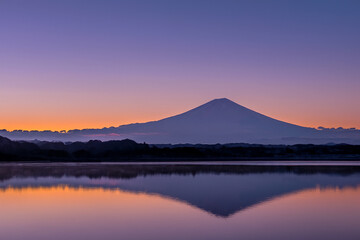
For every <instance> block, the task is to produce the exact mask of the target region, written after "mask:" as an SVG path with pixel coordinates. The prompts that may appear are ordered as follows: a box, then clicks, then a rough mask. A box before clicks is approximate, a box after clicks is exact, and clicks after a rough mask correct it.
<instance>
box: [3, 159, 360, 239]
mask: <svg viewBox="0 0 360 240" xmlns="http://www.w3.org/2000/svg"><path fill="white" fill-rule="evenodd" d="M164 169H166V170H164ZM0 213H1V218H0V239H6V240H11V239H14V240H18V239H19V240H20V239H21V240H23V239H29V240H35V239H36V240H42V239H46V240H48V239H54V240H56V239H76V240H82V239H87V240H92V239H129V240H130V239H154V240H155V239H280V240H281V239H301V240H303V239H360V225H359V224H360V170H359V169H358V168H357V167H351V166H344V167H334V166H333V167H329V166H327V167H325V166H324V167H321V168H318V169H315V170H314V168H312V167H310V166H307V167H305V166H302V167H286V166H282V167H266V166H263V167H261V166H257V167H255V168H251V167H250V168H249V167H245V166H244V167H241V166H237V167H236V168H235V167H234V166H227V168H224V167H216V166H208V167H201V166H198V167H197V168H196V167H194V166H174V165H172V166H171V167H166V168H164V165H161V167H154V168H152V166H149V165H148V166H146V168H142V167H141V166H139V165H138V166H137V167H135V168H134V167H132V166H116V167H114V166H111V165H108V166H105V167H104V165H101V166H100V165H95V164H91V165H83V164H78V165H71V166H70V165H69V166H68V165H61V166H52V165H49V164H47V165H41V164H38V165H31V166H28V165H12V164H7V165H2V166H0Z"/></svg>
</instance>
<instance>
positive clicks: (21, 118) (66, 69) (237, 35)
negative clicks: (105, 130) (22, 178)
mask: <svg viewBox="0 0 360 240" xmlns="http://www.w3.org/2000/svg"><path fill="white" fill-rule="evenodd" d="M359 90H360V1H358V0H353V1H351V0H338V1H334V0H311V1H308V0H303V1H295V0H294V1H291V0H276V1H275V0H274V1H271V0H263V1H261V0H249V1H246V0H243V1H242V0H235V1H231V0H218V1H213V0H181V1H179V0H177V1H175V0H162V1H161V0H151V1H149V0H143V1H138V0H131V1H130V0H129V1H121V0H119V1H115V0H114V1H113V0H62V1H56V0H46V1H45V0H43V1H41V0H22V1H20V0H0V129H8V130H14V129H25V130H63V129H65V130H69V129H82V128H102V127H109V126H119V125H122V124H127V123H134V122H146V121H151V120H159V119H161V118H164V117H168V116H172V115H175V114H178V113H181V112H184V111H187V110H189V109H191V108H194V107H197V106H198V105H201V104H203V103H205V102H207V101H210V100H212V99H214V98H222V97H226V98H229V99H231V100H233V101H235V102H237V103H239V104H240V105H243V106H245V107H248V108H250V109H252V110H255V111H257V112H260V113H263V114H265V115H267V116H271V117H273V118H276V119H279V120H283V121H286V122H291V123H294V124H298V125H302V126H308V127H318V126H323V127H340V126H342V127H347V128H348V127H356V128H360V107H359V103H360V94H359Z"/></svg>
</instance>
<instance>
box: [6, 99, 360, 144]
mask: <svg viewBox="0 0 360 240" xmlns="http://www.w3.org/2000/svg"><path fill="white" fill-rule="evenodd" d="M0 135H2V136H4V137H8V138H10V139H13V140H34V139H38V140H61V141H86V140H90V139H99V140H119V139H125V138H130V139H133V140H135V141H138V142H146V143H150V144H184V143H190V144H198V143H202V144H215V143H259V144H296V143H314V144H326V143H352V144H356V143H360V131H359V130H356V129H349V130H347V129H341V130H339V129H325V130H318V129H315V128H307V127H302V126H298V125H294V124H290V123H286V122H283V121H279V120H276V119H273V118H271V117H268V116H265V115H262V114H260V113H257V112H255V111H252V110H250V109H248V108H246V107H243V106H241V105H239V104H237V103H235V102H233V101H231V100H229V99H227V98H220V99H214V100H212V101H210V102H207V103H205V104H203V105H201V106H199V107H196V108H194V109H192V110H190V111H187V112H185V113H182V114H179V115H176V116H172V117H169V118H165V119H162V120H159V121H152V122H147V123H135V124H128V125H122V126H119V127H110V128H102V129H82V130H70V131H68V132H66V133H61V132H51V131H43V132H40V131H30V132H28V131H13V132H8V131H6V130H3V131H0Z"/></svg>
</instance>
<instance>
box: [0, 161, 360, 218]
mask: <svg viewBox="0 0 360 240" xmlns="http://www.w3.org/2000/svg"><path fill="white" fill-rule="evenodd" d="M204 167H205V166H204ZM4 168H7V170H8V172H7V174H8V175H7V177H4V175H3V174H2V173H4V172H5V169H4ZM100 168H103V169H102V171H103V173H102V174H100V172H99V169H100ZM135 168H138V170H139V174H138V175H137V176H135V177H133V178H129V176H130V175H131V174H129V173H130V172H133V171H134V169H135ZM135 168H132V167H130V166H113V168H111V170H110V169H109V168H107V167H96V166H94V165H93V166H92V167H89V166H86V167H84V166H83V167H81V166H75V165H73V166H70V167H69V166H68V168H65V167H59V166H58V167H55V168H51V167H46V166H41V167H39V166H37V167H35V166H32V167H29V166H27V167H19V166H17V167H15V166H8V167H1V168H0V169H1V171H0V172H1V174H0V176H1V177H2V179H4V180H3V181H1V182H0V188H2V189H5V188H8V187H15V188H25V187H51V186H59V185H67V186H69V187H75V188H78V187H84V188H94V187H101V188H104V189H121V190H124V191H129V192H142V193H147V194H158V195H161V196H164V197H169V198H173V199H177V200H179V201H183V202H186V203H188V204H190V205H193V206H196V207H198V208H200V209H203V210H205V211H207V212H210V213H212V214H214V215H217V216H221V217H227V216H230V215H232V214H234V213H236V212H238V211H240V210H242V209H245V208H248V207H251V206H253V205H255V204H258V203H260V202H264V201H267V200H269V199H273V198H276V197H279V196H282V195H285V194H289V193H294V192H297V191H301V190H305V189H311V188H315V187H317V186H319V187H321V188H327V187H332V188H337V187H339V188H343V187H357V186H358V185H360V171H359V169H358V168H357V167H349V166H348V167H339V166H338V167H314V166H312V167H304V166H302V167H289V166H283V167H279V166H278V167H274V166H271V167H269V166H267V167H264V166H257V167H254V168H253V166H251V167H250V166H247V167H243V166H237V167H235V166H226V167H224V166H210V168H209V166H207V167H205V168H206V169H207V170H205V169H204V168H202V167H201V166H178V167H176V166H172V167H169V168H167V169H168V172H164V171H160V169H163V168H162V167H159V168H157V167H154V166H152V168H151V166H147V167H145V168H143V167H141V166H138V167H135ZM171 168H174V169H173V171H170V169H171ZM106 169H107V170H108V171H106ZM140 169H143V171H140ZM144 169H146V170H144ZM150 169H152V172H151V173H150V172H149V171H150ZM120 170H121V171H122V172H121V173H122V174H123V177H121V176H120V175H121V174H120V175H119V176H117V177H114V176H112V177H111V176H109V174H110V175H111V174H114V172H113V171H118V172H119V173H120ZM189 173H191V174H189ZM124 176H125V178H124Z"/></svg>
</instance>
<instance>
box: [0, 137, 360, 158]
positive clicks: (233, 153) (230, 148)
mask: <svg viewBox="0 0 360 240" xmlns="http://www.w3.org/2000/svg"><path fill="white" fill-rule="evenodd" d="M194 159H196V160H202V159H203V160H220V159H224V160H232V159H233V160H235V159H272V160H274V159H276V160H277V159H279V160H281V159H354V160H355V159H360V146H359V145H347V144H337V145H311V144H298V145H259V144H224V145H221V144H214V145H202V144H196V145H191V144H183V145H180V144H179V145H148V144H146V143H142V144H140V143H136V142H134V141H132V140H129V139H126V140H121V141H106V142H102V141H98V140H92V141H89V142H73V143H63V142H44V141H37V142H25V141H11V140H9V139H7V138H4V137H0V160H1V161H129V160H130V161H146V160H150V161H151V160H194Z"/></svg>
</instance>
